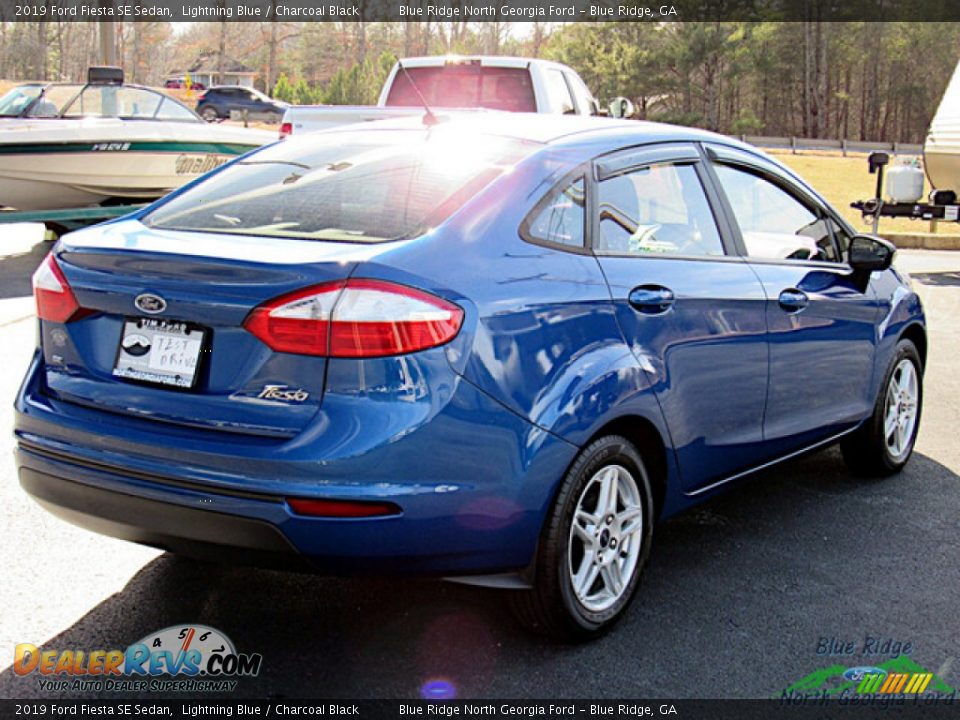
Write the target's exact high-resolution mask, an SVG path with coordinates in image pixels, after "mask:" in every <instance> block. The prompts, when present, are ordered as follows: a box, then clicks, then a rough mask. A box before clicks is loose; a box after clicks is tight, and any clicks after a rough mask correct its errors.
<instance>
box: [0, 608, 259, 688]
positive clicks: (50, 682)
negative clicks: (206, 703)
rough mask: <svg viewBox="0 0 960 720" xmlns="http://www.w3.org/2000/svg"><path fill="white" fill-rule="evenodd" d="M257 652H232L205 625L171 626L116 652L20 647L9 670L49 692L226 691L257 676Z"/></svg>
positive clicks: (225, 639)
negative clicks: (31, 677)
mask: <svg viewBox="0 0 960 720" xmlns="http://www.w3.org/2000/svg"><path fill="white" fill-rule="evenodd" d="M262 664H263V656H262V655H260V653H238V652H237V650H236V648H235V647H234V644H233V642H232V641H231V640H230V638H228V637H227V636H226V635H224V634H223V633H222V632H220V631H219V630H216V629H214V628H212V627H208V626H206V625H196V624H192V625H173V626H171V627H168V628H164V629H163V630H160V631H158V632H155V633H151V634H149V635H147V636H146V637H144V638H142V639H141V640H139V641H138V642H135V643H133V644H132V645H129V646H128V647H127V648H126V649H124V650H120V649H115V650H104V649H95V650H80V649H75V648H74V649H67V650H40V649H39V648H38V647H37V646H36V645H31V644H30V643H21V644H19V645H17V647H16V649H15V651H14V661H13V671H14V672H15V673H16V674H17V675H20V676H33V675H35V676H37V682H38V684H39V686H40V689H41V690H45V691H50V692H63V691H78V692H95V691H108V692H230V691H233V690H234V689H235V688H236V686H237V682H238V680H237V678H241V677H255V676H256V675H258V674H259V673H260V667H261V665H262Z"/></svg>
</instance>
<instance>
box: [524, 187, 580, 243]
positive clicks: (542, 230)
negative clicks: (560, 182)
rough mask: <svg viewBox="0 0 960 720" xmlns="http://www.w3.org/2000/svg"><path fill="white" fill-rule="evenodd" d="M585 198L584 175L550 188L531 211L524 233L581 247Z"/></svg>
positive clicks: (531, 237)
mask: <svg viewBox="0 0 960 720" xmlns="http://www.w3.org/2000/svg"><path fill="white" fill-rule="evenodd" d="M584 198H585V193H584V181H583V177H579V178H577V179H576V180H574V181H573V182H571V183H570V184H569V185H566V186H564V187H560V188H556V189H554V190H552V191H551V192H550V194H549V195H547V197H545V198H544V199H543V200H541V201H540V205H539V206H538V209H537V210H535V211H534V215H533V217H532V219H531V220H530V221H529V224H528V226H527V228H526V235H527V236H528V237H529V238H530V239H533V240H539V241H542V242H547V243H553V244H555V245H567V246H569V247H577V248H582V247H583V246H584V243H583V237H584V228H585V226H586V212H585V211H584Z"/></svg>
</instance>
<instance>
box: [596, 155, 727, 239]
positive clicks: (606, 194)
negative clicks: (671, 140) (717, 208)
mask: <svg viewBox="0 0 960 720" xmlns="http://www.w3.org/2000/svg"><path fill="white" fill-rule="evenodd" d="M599 213H600V233H599V236H598V237H597V239H596V241H595V242H594V249H595V250H596V251H597V252H599V253H607V254H613V255H656V254H662V255H723V254H724V250H723V242H722V241H721V239H720V233H719V231H718V230H717V223H716V220H715V219H714V217H713V212H712V211H711V209H710V204H709V202H708V201H707V196H706V194H705V192H704V189H703V185H702V184H701V183H700V178H699V177H698V176H697V171H696V169H695V168H694V166H693V165H677V164H673V163H661V164H655V165H649V166H646V167H642V168H637V169H635V170H631V171H629V172H626V173H624V174H622V175H617V176H615V177H612V178H609V179H607V180H604V181H603V182H601V183H600V188H599Z"/></svg>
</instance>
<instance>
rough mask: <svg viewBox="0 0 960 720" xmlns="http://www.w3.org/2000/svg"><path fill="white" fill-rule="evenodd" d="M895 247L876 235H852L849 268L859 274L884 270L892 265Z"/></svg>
mask: <svg viewBox="0 0 960 720" xmlns="http://www.w3.org/2000/svg"><path fill="white" fill-rule="evenodd" d="M896 252H897V248H896V246H895V245H894V244H893V243H892V242H890V241H889V240H884V239H883V238H880V237H877V236H876V235H854V236H853V238H851V240H850V254H849V260H848V262H849V263H850V267H852V268H853V269H854V270H855V271H857V272H861V273H872V272H880V271H882V270H886V269H887V268H889V267H890V265H891V264H893V256H894V254H895V253H896Z"/></svg>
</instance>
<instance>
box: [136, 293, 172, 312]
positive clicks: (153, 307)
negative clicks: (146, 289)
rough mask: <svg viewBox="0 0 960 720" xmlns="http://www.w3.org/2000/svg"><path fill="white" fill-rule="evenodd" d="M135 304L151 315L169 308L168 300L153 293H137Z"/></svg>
mask: <svg viewBox="0 0 960 720" xmlns="http://www.w3.org/2000/svg"><path fill="white" fill-rule="evenodd" d="M133 304H134V305H136V306H137V309H138V310H142V311H143V312H145V313H149V314H150V315H156V314H158V313H162V312H163V311H164V310H166V309H167V301H166V300H164V299H163V298H162V297H160V296H159V295H154V294H153V293H141V294H140V295H137V297H136V298H134V300H133Z"/></svg>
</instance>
